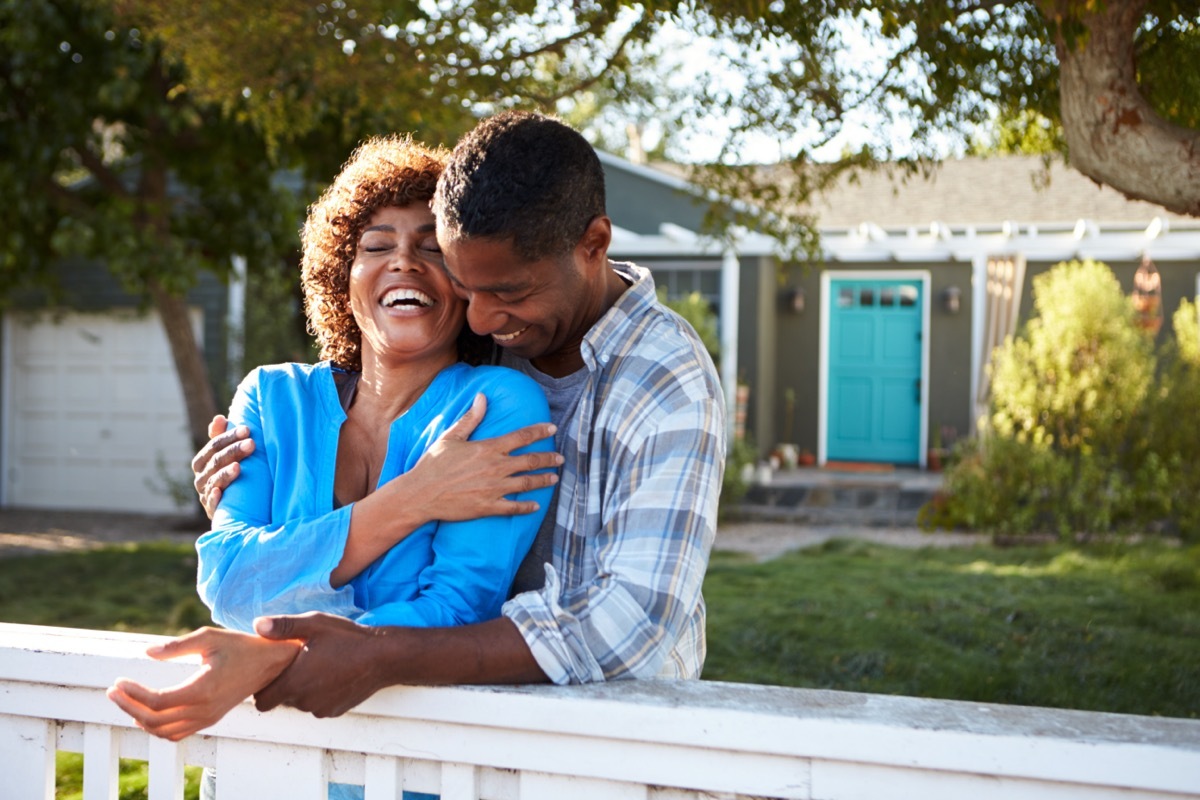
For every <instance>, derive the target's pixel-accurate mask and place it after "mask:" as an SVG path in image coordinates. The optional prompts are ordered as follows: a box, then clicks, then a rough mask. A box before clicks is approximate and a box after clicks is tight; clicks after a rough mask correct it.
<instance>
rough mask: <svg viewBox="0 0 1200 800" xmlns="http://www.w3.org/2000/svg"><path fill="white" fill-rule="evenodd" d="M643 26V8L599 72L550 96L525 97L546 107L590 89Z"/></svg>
mask: <svg viewBox="0 0 1200 800" xmlns="http://www.w3.org/2000/svg"><path fill="white" fill-rule="evenodd" d="M645 24H646V10H645V9H644V8H643V9H642V12H641V16H639V17H638V20H637V22H635V23H634V24H633V25H631V26H630V27H629V30H627V31H625V35H624V36H622V37H621V41H619V42H617V45H616V47H614V48H613V51H612V53H610V54H609V57H608V58H607V59H605V62H604V66H602V67H601V68H600V69H599V70H596V71H594V72H593V73H592V74H591V75H589V76H588V77H586V78H584V79H583V80H581V81H578V82H577V83H574V84H571V85H570V86H567V87H565V88H563V89H561V90H560V91H557V92H555V93H554V94H552V95H534V94H530V95H527V96H528V97H530V99H533V100H536V101H537V102H538V103H540V104H542V105H546V106H548V105H551V104H553V103H555V102H557V101H559V100H561V99H562V98H564V97H566V96H568V95H572V94H575V93H576V92H582V91H585V90H587V89H589V88H591V87H592V86H594V85H595V84H596V82H597V81H599V80H600V79H601V78H602V77H604V75H605V74H606V73H607V72H608V71H609V70H611V69H612V68H613V65H614V64H616V61H617V58H619V57H620V55H621V54H622V53H623V52H624V51H625V47H626V46H627V45H628V44H629V43H630V42H631V41H632V40H633V38H634V35H635V34H637V33H640V32H641V31H642V29H643V28H644V27H645Z"/></svg>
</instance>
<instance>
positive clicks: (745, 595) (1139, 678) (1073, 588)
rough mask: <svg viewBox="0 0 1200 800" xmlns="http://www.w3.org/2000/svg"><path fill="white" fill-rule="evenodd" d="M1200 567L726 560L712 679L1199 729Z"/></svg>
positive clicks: (712, 584) (713, 573)
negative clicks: (1103, 714) (1150, 719)
mask: <svg viewBox="0 0 1200 800" xmlns="http://www.w3.org/2000/svg"><path fill="white" fill-rule="evenodd" d="M1197 552H1198V551H1197V549H1195V548H1193V549H1190V550H1182V549H1172V548H1169V547H1164V546H1161V545H1158V544H1155V543H1149V544H1143V545H1136V546H1121V547H1114V546H1095V547H1066V546H1063V545H1048V546H1044V547H1024V548H1013V549H995V548H991V547H978V548H971V549H948V550H936V549H925V550H896V549H889V548H886V547H881V546H876V545H871V544H867V543H863V542H830V543H827V544H826V545H823V546H821V547H817V548H812V549H809V550H803V551H798V552H795V553H791V554H789V555H787V556H784V557H781V558H779V559H776V560H774V561H770V562H767V563H763V564H747V563H745V562H738V561H732V560H726V559H718V560H714V562H713V564H712V566H711V568H710V570H709V575H708V579H707V581H706V582H705V587H704V593H705V599H706V601H707V604H708V610H709V634H708V639H709V655H708V660H707V662H706V665H705V671H704V677H705V678H706V679H710V680H725V681H740V682H748V683H770V684H779V685H787V686H802V687H809V688H827V689H841V690H849V691H861V692H877V693H884V694H900V695H909V696H915V697H939V698H946V699H961V700H976V701H981V702H996V703H1010V704H1018V705H1035V706H1053V707H1060V708H1079V709H1087V710H1094V711H1118V712H1123V713H1136V714H1163V715H1168V716H1180V717H1195V716H1198V715H1200V644H1198V643H1200V580H1197V577H1196V575H1197V563H1198V561H1200V559H1197Z"/></svg>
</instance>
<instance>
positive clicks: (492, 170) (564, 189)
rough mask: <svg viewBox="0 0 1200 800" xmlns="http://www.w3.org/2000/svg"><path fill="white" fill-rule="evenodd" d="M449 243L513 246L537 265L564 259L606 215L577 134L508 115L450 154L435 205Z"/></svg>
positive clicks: (600, 174)
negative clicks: (484, 241)
mask: <svg viewBox="0 0 1200 800" xmlns="http://www.w3.org/2000/svg"><path fill="white" fill-rule="evenodd" d="M433 213H434V214H436V215H437V218H438V225H439V227H440V229H441V232H442V233H443V234H444V235H446V236H447V237H449V239H450V241H457V240H461V239H473V238H477V237H478V238H487V239H511V240H512V247H513V250H514V251H515V252H516V254H517V255H518V256H520V257H521V258H523V259H526V260H529V261H536V260H540V259H543V258H547V257H551V256H560V255H565V254H566V253H569V252H570V251H571V250H572V249H573V248H574V247H575V245H576V244H578V243H579V240H580V239H581V238H582V237H583V233H584V231H586V230H587V226H588V224H589V223H591V221H592V220H593V219H595V218H596V217H597V216H600V215H602V214H604V213H605V211H604V170H603V169H602V168H601V166H600V159H599V158H598V157H597V156H596V151H595V150H593V149H592V146H591V145H590V144H588V141H587V140H586V139H584V138H583V136H581V135H580V134H579V132H578V131H576V130H574V129H572V128H571V127H570V126H568V125H566V124H564V123H562V122H560V121H559V120H557V119H554V118H553V117H548V116H544V115H542V114H534V113H530V112H522V111H508V112H504V113H502V114H497V115H496V116H494V117H489V118H488V119H485V120H483V121H482V122H480V123H479V124H478V125H476V126H475V129H474V130H472V131H471V132H470V133H468V134H467V135H466V136H464V137H463V138H462V139H461V140H460V141H459V143H458V145H457V146H456V147H455V148H454V152H453V153H452V154H451V156H450V161H449V163H448V164H447V165H446V169H445V171H443V172H442V177H441V179H440V180H439V181H438V187H437V193H436V194H435V195H434V199H433Z"/></svg>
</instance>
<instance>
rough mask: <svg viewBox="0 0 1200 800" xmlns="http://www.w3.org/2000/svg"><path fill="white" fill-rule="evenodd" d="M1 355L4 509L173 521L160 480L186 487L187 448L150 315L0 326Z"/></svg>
mask: <svg viewBox="0 0 1200 800" xmlns="http://www.w3.org/2000/svg"><path fill="white" fill-rule="evenodd" d="M192 319H193V327H195V328H196V329H197V331H199V328H200V326H201V324H202V322H201V317H200V315H199V313H198V312H197V313H195V314H194V315H193V318H192ZM4 343H5V353H4V359H3V362H2V363H3V369H4V406H3V408H4V418H3V419H4V430H3V436H2V441H3V445H4V453H3V456H4V460H3V463H4V486H3V498H2V499H3V502H4V504H5V505H9V506H26V507H31V508H62V509H104V510H120V511H143V512H169V511H177V510H179V508H178V506H177V505H176V503H175V502H174V501H173V500H172V498H171V496H170V494H169V492H168V491H167V486H168V480H166V479H165V478H170V479H171V480H173V481H176V482H178V481H185V482H190V475H191V472H190V470H189V469H188V461H189V459H190V458H191V446H190V444H189V441H188V435H187V420H186V412H185V410H184V404H183V395H182V392H181V390H180V388H179V380H178V378H177V377H176V375H175V367H174V364H173V363H172V361H171V355H170V349H169V347H168V345H167V341H166V334H164V333H163V330H162V325H161V324H160V323H159V320H158V315H157V314H156V313H151V314H148V315H145V316H138V315H135V314H134V313H132V312H127V313H121V312H110V313H105V314H67V315H65V316H62V317H58V318H54V317H50V316H29V315H9V316H8V317H6V319H5V329H4Z"/></svg>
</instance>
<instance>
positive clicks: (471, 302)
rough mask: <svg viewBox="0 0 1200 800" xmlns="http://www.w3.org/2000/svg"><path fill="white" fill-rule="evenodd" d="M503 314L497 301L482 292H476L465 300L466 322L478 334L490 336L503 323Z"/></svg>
mask: <svg viewBox="0 0 1200 800" xmlns="http://www.w3.org/2000/svg"><path fill="white" fill-rule="evenodd" d="M504 320H505V314H504V313H503V311H501V309H500V306H499V303H497V302H496V301H495V300H494V299H492V298H489V297H488V296H487V295H486V294H485V293H483V292H476V293H474V294H472V295H471V297H470V299H468V300H467V324H468V325H470V326H471V330H473V331H474V332H475V333H477V334H479V335H480V336H490V335H491V334H493V333H495V332H496V331H498V330H500V327H501V326H502V325H503V324H504Z"/></svg>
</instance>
